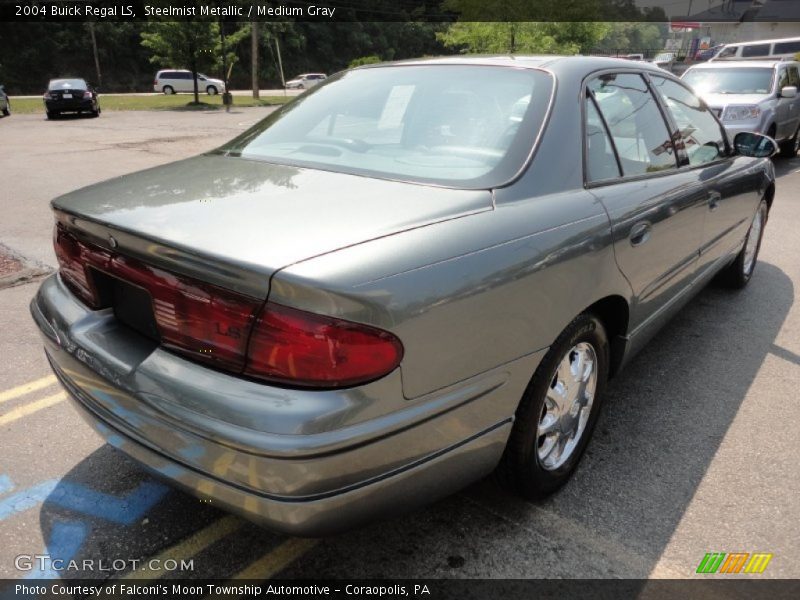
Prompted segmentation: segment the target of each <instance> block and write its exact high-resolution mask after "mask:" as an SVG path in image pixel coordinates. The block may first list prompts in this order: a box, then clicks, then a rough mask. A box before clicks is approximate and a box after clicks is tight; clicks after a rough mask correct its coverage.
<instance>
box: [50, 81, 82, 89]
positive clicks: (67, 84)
mask: <svg viewBox="0 0 800 600" xmlns="http://www.w3.org/2000/svg"><path fill="white" fill-rule="evenodd" d="M47 88H48V89H50V90H60V89H63V88H74V89H79V90H85V89H86V82H85V81H84V80H83V79H51V80H50V83H48V84H47Z"/></svg>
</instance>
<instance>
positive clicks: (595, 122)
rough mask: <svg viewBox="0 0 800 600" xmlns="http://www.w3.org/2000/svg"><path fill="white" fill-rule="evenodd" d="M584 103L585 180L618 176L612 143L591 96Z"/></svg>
mask: <svg viewBox="0 0 800 600" xmlns="http://www.w3.org/2000/svg"><path fill="white" fill-rule="evenodd" d="M585 103H586V105H585V106H586V180H587V181H590V182H593V181H603V180H605V179H614V178H616V177H620V175H621V173H620V172H619V164H618V163H617V157H616V154H615V153H614V145H613V144H612V143H611V138H610V137H609V135H608V130H607V129H606V125H605V123H603V119H602V118H601V117H600V113H599V112H598V111H597V106H596V105H595V103H594V100H593V99H592V98H591V96H589V95H587V96H586V99H585Z"/></svg>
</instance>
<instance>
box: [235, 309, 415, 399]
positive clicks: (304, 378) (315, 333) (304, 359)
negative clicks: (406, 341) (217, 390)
mask: <svg viewBox="0 0 800 600" xmlns="http://www.w3.org/2000/svg"><path fill="white" fill-rule="evenodd" d="M402 358H403V346H402V344H401V343H400V340H398V339H397V338H396V337H395V336H394V335H392V334H391V333H389V332H387V331H382V330H380V329H375V328H374V327H369V326H366V325H361V324H358V323H352V322H350V321H343V320H341V319H335V318H332V317H325V316H321V315H316V314H313V313H309V312H305V311H302V310H297V309H295V308H289V307H286V306H282V305H280V304H274V303H272V302H267V304H266V305H265V306H264V310H263V311H262V313H261V315H260V316H259V318H258V321H257V322H256V325H255V328H254V329H253V333H252V335H251V337H250V347H249V349H248V351H247V368H246V369H245V374H246V375H250V376H252V377H259V378H262V379H267V380H270V381H275V382H278V383H286V384H290V385H299V386H305V387H329V388H330V387H345V386H350V385H356V384H358V383H364V382H367V381H371V380H373V379H378V378H379V377H382V376H383V375H386V374H387V373H389V372H390V371H392V370H393V369H395V368H396V367H397V365H399V364H400V360H401V359H402Z"/></svg>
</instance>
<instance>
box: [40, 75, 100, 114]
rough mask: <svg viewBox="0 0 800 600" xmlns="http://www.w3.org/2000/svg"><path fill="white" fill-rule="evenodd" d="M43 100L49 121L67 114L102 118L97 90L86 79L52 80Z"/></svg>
mask: <svg viewBox="0 0 800 600" xmlns="http://www.w3.org/2000/svg"><path fill="white" fill-rule="evenodd" d="M42 99H43V101H44V109H45V113H46V114H47V118H48V119H55V118H57V117H59V116H60V115H61V114H62V113H65V112H74V113H78V114H81V113H88V114H90V115H91V116H93V117H97V116H100V99H99V97H98V94H97V90H96V89H95V88H94V87H93V86H92V85H91V84H89V83H87V82H86V80H85V79H80V78H69V79H51V80H50V82H49V83H48V84H47V91H46V92H45V93H44V95H43V96H42Z"/></svg>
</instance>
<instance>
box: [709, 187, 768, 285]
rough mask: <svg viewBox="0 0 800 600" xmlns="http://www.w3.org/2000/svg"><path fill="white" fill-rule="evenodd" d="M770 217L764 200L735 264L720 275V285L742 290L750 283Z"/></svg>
mask: <svg viewBox="0 0 800 600" xmlns="http://www.w3.org/2000/svg"><path fill="white" fill-rule="evenodd" d="M768 216H769V210H768V208H767V201H766V200H763V199H762V200H761V202H760V203H759V205H758V208H757V209H756V213H755V215H753V220H752V221H750V228H749V229H748V230H747V237H745V238H744V244H743V245H742V249H741V250H740V251H739V254H737V255H736V258H734V259H733V262H732V263H731V264H729V265H728V266H727V267H725V268H724V269H723V270H722V271H721V272H720V274H719V281H720V283H722V284H723V285H725V286H726V287H729V288H732V289H737V290H740V289H742V288H743V287H745V286H746V285H747V284H748V283H750V279H751V278H752V277H753V271H755V268H756V262H757V261H758V252H759V250H760V249H761V240H763V239H764V226H765V225H766V224H767V218H768Z"/></svg>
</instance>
